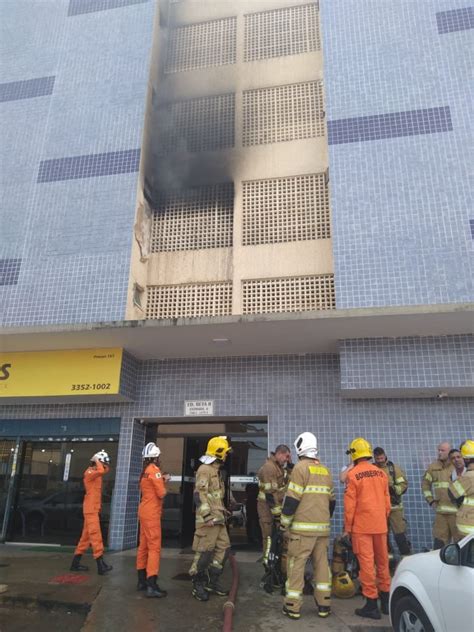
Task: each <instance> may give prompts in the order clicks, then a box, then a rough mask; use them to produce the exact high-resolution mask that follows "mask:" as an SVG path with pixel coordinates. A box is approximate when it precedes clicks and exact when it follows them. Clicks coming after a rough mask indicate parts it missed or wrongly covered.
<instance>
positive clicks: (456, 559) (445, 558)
mask: <svg viewBox="0 0 474 632" xmlns="http://www.w3.org/2000/svg"><path fill="white" fill-rule="evenodd" d="M439 556H440V558H441V561H442V562H444V564H448V565H449V566H460V565H461V549H460V548H459V545H458V544H447V545H446V546H443V548H442V549H441V551H440V552H439Z"/></svg>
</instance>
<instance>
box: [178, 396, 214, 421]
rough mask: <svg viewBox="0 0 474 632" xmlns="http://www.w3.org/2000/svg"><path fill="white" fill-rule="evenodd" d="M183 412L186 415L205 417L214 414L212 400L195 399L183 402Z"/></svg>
mask: <svg viewBox="0 0 474 632" xmlns="http://www.w3.org/2000/svg"><path fill="white" fill-rule="evenodd" d="M184 414H185V416H186V417H206V416H208V415H213V414H214V400H212V399H196V400H186V401H185V402H184Z"/></svg>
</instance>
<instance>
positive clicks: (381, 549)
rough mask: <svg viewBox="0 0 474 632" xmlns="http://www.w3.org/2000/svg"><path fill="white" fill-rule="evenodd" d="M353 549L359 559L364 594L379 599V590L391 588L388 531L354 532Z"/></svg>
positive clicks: (360, 578) (369, 597) (352, 537)
mask: <svg viewBox="0 0 474 632" xmlns="http://www.w3.org/2000/svg"><path fill="white" fill-rule="evenodd" d="M351 539H352V549H353V551H354V553H355V554H356V555H357V559H358V560H359V566H360V571H359V581H360V583H361V584H362V594H363V595H364V597H367V598H368V599H377V597H378V596H379V590H381V591H382V592H388V591H389V590H390V571H389V568H388V547H387V534H386V533H352V536H351Z"/></svg>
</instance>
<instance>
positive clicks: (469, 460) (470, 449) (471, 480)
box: [448, 439, 474, 540]
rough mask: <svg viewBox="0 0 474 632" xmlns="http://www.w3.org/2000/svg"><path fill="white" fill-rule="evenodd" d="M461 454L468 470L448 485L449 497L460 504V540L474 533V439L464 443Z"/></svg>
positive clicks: (458, 517)
mask: <svg viewBox="0 0 474 632" xmlns="http://www.w3.org/2000/svg"><path fill="white" fill-rule="evenodd" d="M461 454H462V457H463V459H464V465H465V466H466V472H465V473H464V474H463V475H462V476H460V477H459V478H458V479H457V480H456V481H454V482H451V483H450V484H449V487H448V494H449V497H450V498H451V500H454V502H456V504H459V505H460V506H459V509H458V511H457V513H456V528H457V531H458V538H457V539H458V540H461V539H462V538H464V537H465V536H466V535H470V534H474V441H473V440H472V439H468V440H467V441H465V442H464V443H463V444H462V446H461Z"/></svg>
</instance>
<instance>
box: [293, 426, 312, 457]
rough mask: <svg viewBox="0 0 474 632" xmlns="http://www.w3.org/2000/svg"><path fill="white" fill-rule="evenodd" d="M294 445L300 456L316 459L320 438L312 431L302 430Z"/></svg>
mask: <svg viewBox="0 0 474 632" xmlns="http://www.w3.org/2000/svg"><path fill="white" fill-rule="evenodd" d="M294 446H295V450H296V454H297V455H298V456H307V457H309V458H310V459H315V458H316V456H317V454H318V440H317V439H316V437H315V436H314V434H313V433H312V432H302V433H301V434H300V435H299V437H298V438H297V439H296V441H295V443H294Z"/></svg>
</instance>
